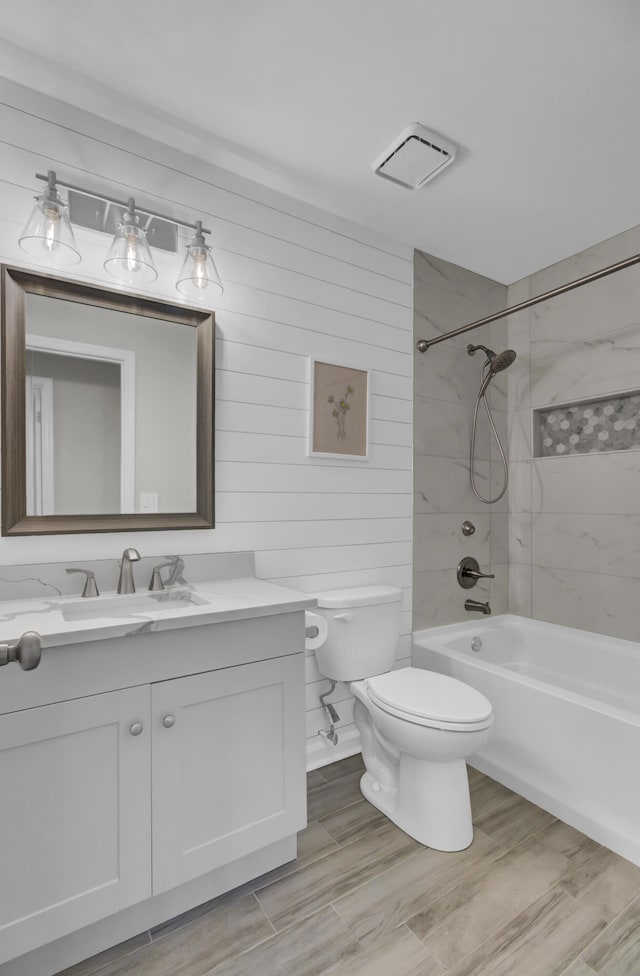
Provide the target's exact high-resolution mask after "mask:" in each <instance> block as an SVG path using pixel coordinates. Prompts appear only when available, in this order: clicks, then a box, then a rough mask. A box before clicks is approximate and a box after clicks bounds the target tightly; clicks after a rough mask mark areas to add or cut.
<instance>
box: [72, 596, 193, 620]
mask: <svg viewBox="0 0 640 976" xmlns="http://www.w3.org/2000/svg"><path fill="white" fill-rule="evenodd" d="M207 603H208V600H205V599H204V598H203V597H201V596H196V595H195V593H192V592H191V591H190V590H159V591H158V592H157V593H149V592H143V593H130V594H127V595H125V596H118V595H111V594H106V595H105V596H99V597H96V598H95V599H93V598H89V599H84V600H78V601H77V602H76V603H65V604H63V605H62V606H61V607H60V611H61V613H62V616H63V617H64V619H65V620H99V619H101V618H106V619H111V618H117V617H131V616H137V615H138V614H145V613H153V614H157V613H163V612H165V611H169V612H173V613H175V611H176V610H188V609H189V608H190V607H202V606H205V604H207Z"/></svg>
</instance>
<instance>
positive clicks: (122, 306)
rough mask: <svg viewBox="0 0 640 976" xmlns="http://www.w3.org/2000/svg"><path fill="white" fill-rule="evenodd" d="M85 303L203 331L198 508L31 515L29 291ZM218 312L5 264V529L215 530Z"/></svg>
mask: <svg viewBox="0 0 640 976" xmlns="http://www.w3.org/2000/svg"><path fill="white" fill-rule="evenodd" d="M27 294H34V295H45V296H48V297H50V298H60V299H63V300H64V301H68V302H78V303H80V304H83V305H98V306H100V307H101V308H110V309H113V310H115V311H119V312H129V313H130V314H134V315H144V316H146V317H147V318H155V319H163V320H164V321H170V322H175V323H177V324H181V325H186V326H191V327H193V328H195V329H196V332H197V373H198V375H197V393H196V397H197V407H196V415H197V427H198V430H197V437H196V445H197V447H196V452H197V461H196V469H197V472H196V511H195V512H174V513H171V512H169V513H149V514H140V513H133V514H126V515H122V514H114V515H27V490H26V487H27V461H26V439H25V434H26V423H25V412H26V411H25V382H26V381H25V360H26V356H25V334H26V321H25V318H26V317H25V306H26V301H25V296H26V295H27ZM214 330H215V324H214V315H213V312H209V311H206V310H204V309H196V308H190V307H184V306H181V305H170V304H168V303H165V302H158V301H155V300H151V299H146V298H140V297H137V296H134V295H127V294H125V293H121V292H115V291H109V290H108V289H106V288H98V287H96V286H93V285H85V284H81V283H79V282H74V281H67V280H65V279H62V278H52V277H50V276H49V275H46V274H37V273H35V272H32V271H24V270H21V269H20V268H12V267H7V266H6V265H2V340H1V345H2V362H1V381H2V512H1V516H2V535H3V536H18V535H56V534H62V533H69V532H125V531H136V532H139V531H141V530H153V529H156V530H157V529H211V528H213V526H214V503H213V499H214V472H213V466H214V448H213V437H214Z"/></svg>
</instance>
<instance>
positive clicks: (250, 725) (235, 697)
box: [151, 657, 305, 894]
mask: <svg viewBox="0 0 640 976" xmlns="http://www.w3.org/2000/svg"><path fill="white" fill-rule="evenodd" d="M300 664H301V661H299V660H298V659H296V658H291V657H285V658H277V659H276V660H271V661H260V662H258V663H256V664H245V665H243V666H241V667H237V668H225V669H224V670H223V671H212V672H209V673H208V674H198V675H192V676H190V677H187V678H178V679H177V680H175V681H164V682H160V683H159V684H155V685H153V687H152V693H151V702H152V704H151V714H152V726H153V749H152V770H153V774H152V792H153V893H154V894H159V893H160V892H162V891H166V890H167V889H168V888H173V887H175V886H176V885H180V884H183V883H184V882H186V881H191V880H192V879H193V878H195V877H198V875H200V874H204V873H205V872H207V871H212V870H214V869H215V868H218V867H220V866H221V865H222V864H226V863H228V862H229V861H235V860H236V859H238V858H240V857H243V856H244V855H245V854H248V853H250V852H251V851H255V850H257V849H259V848H260V847H266V846H267V844H271V843H272V842H273V841H276V840H279V839H280V838H281V837H286V836H287V835H289V834H292V833H294V832H295V831H296V830H299V829H300V825H301V823H303V822H304V818H305V802H304V796H303V794H302V793H301V791H300V782H299V775H297V773H298V770H299V763H298V762H297V754H298V752H299V742H298V741H297V734H298V730H297V712H298V704H297V702H296V691H295V689H296V685H297V680H298V674H299V665H300Z"/></svg>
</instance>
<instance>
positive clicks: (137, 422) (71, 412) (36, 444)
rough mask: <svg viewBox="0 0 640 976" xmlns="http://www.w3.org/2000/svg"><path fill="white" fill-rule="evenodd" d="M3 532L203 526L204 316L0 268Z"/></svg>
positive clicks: (209, 422) (210, 487) (208, 429)
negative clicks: (0, 291)
mask: <svg viewBox="0 0 640 976" xmlns="http://www.w3.org/2000/svg"><path fill="white" fill-rule="evenodd" d="M1 372H2V376H1V380H2V511H1V517H2V535H3V536H15V535H40V534H57V533H68V532H123V531H126V530H136V531H139V530H141V529H189V528H193V529H208V528H213V525H214V502H213V498H214V471H213V467H214V445H213V437H214V393H213V390H214V316H213V313H212V312H209V311H206V310H204V309H194V308H186V307H183V306H176V305H170V304H168V303H165V302H158V301H154V300H150V299H143V298H139V297H137V296H133V295H127V294H124V293H122V292H115V291H109V290H108V289H103V288H98V287H95V286H93V285H84V284H81V283H78V282H72V281H66V280H64V279H59V278H52V277H50V276H48V275H44V274H37V273H34V272H31V271H23V270H21V269H18V268H11V267H7V266H3V267H2V365H1Z"/></svg>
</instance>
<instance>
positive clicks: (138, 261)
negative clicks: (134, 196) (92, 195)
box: [104, 213, 158, 285]
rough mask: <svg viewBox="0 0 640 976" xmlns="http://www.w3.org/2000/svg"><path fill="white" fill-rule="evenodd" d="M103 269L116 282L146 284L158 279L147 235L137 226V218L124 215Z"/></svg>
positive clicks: (127, 214)
mask: <svg viewBox="0 0 640 976" xmlns="http://www.w3.org/2000/svg"><path fill="white" fill-rule="evenodd" d="M104 269H105V271H108V272H109V274H110V275H111V276H112V277H113V278H117V279H118V281H126V282H128V283H129V284H132V285H137V284H140V285H142V284H147V283H148V282H150V281H155V280H156V278H157V277H158V272H157V271H156V267H155V264H154V263H153V258H152V257H151V251H150V249H149V244H148V243H147V235H146V234H145V232H144V230H143V229H142V227H140V226H139V225H138V217H137V216H135V215H132V214H129V213H125V215H124V217H123V218H122V223H121V224H120V226H119V227H118V230H117V232H116V236H115V237H114V238H113V243H112V245H111V247H110V248H109V253H108V254H107V257H106V260H105V262H104Z"/></svg>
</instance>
